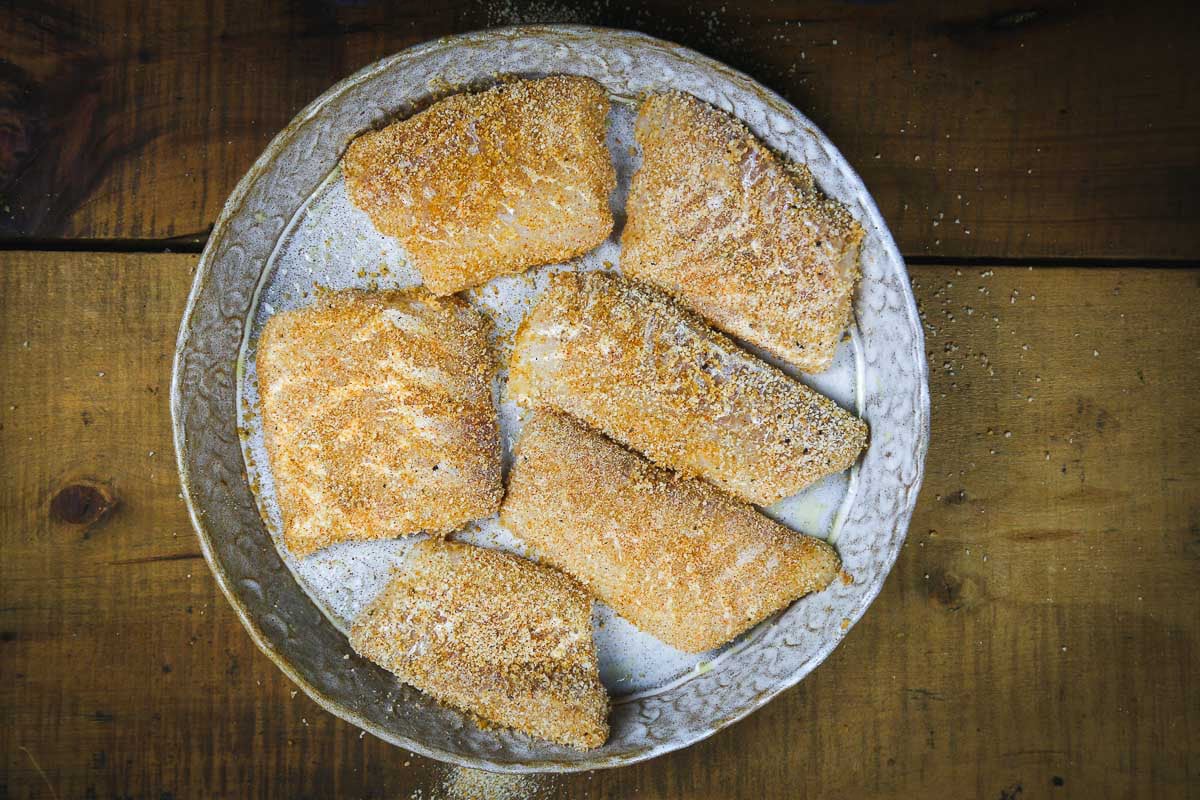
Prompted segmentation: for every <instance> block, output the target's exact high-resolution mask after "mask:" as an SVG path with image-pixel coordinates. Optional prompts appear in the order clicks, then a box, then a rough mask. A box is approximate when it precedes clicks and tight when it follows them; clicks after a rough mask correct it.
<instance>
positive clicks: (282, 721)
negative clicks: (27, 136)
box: [0, 252, 1200, 800]
mask: <svg viewBox="0 0 1200 800" xmlns="http://www.w3.org/2000/svg"><path fill="white" fill-rule="evenodd" d="M195 263H196V260H195V258H194V257H192V256H183V255H117V254H108V255H97V254H89V253H66V254H46V253H40V254H30V253H23V252H10V253H5V254H3V255H0V298H3V303H4V308H5V313H4V314H3V315H2V316H0V404H2V405H0V424H2V426H3V427H2V428H0V546H2V548H3V550H2V552H3V558H2V559H0V675H2V676H3V680H0V715H2V718H3V719H4V721H5V724H4V725H2V726H0V751H2V753H3V755H2V758H3V761H2V762H0V763H2V765H3V766H2V773H0V797H6V798H7V797H12V798H35V797H37V798H49V797H57V798H75V797H139V798H140V797H151V798H162V797H172V798H183V797H248V796H255V797H281V798H299V797H329V796H343V795H345V796H354V797H406V798H407V797H420V798H424V800H429V799H430V798H465V797H484V798H523V797H547V798H548V797H573V798H616V797H629V796H634V795H636V796H638V797H646V798H716V797H746V798H761V799H763V800H774V798H781V799H782V798H795V797H804V796H817V795H820V796H822V797H833V798H839V797H846V798H854V797H864V796H880V797H901V796H934V797H972V796H977V797H990V798H997V797H1000V798H1016V797H1018V796H1020V797H1057V796H1063V797H1069V796H1075V797H1185V796H1188V795H1189V793H1190V794H1191V795H1192V796H1194V793H1195V788H1194V787H1195V786H1196V784H1197V782H1200V755H1198V754H1200V704H1198V702H1197V691H1198V690H1197V686H1196V681H1195V678H1196V674H1197V668H1198V666H1200V652H1198V651H1197V647H1198V644H1200V599H1198V597H1197V594H1196V586H1197V582H1198V580H1200V459H1198V457H1197V451H1198V450H1200V424H1198V423H1200V420H1198V419H1197V417H1198V407H1197V403H1196V400H1195V397H1196V394H1197V391H1200V377H1198V375H1200V356H1198V354H1197V348H1196V347H1195V342H1194V333H1195V325H1194V311H1193V309H1194V308H1195V306H1196V303H1197V302H1200V272H1197V271H1192V270H1135V271H1118V270H1107V269H1045V270H1036V271H1030V270H1028V269H1026V268H1024V267H1008V268H1003V269H995V270H987V271H983V274H981V270H979V269H966V268H962V269H956V268H954V267H946V268H926V269H922V270H919V271H918V272H917V274H916V284H917V287H918V288H917V293H918V296H919V297H920V299H921V301H922V304H923V307H924V313H925V315H926V319H927V333H928V334H929V340H928V347H929V351H930V360H931V367H932V368H933V369H932V372H933V375H932V386H931V388H932V392H933V399H934V413H933V439H932V441H933V444H932V447H931V449H930V452H929V459H928V462H927V478H926V483H925V488H924V490H923V493H922V497H921V501H920V504H919V507H918V511H917V514H916V517H915V519H914V520H913V524H912V526H911V529H910V535H909V541H908V543H907V544H906V546H905V547H904V550H903V553H902V555H901V557H900V560H899V562H898V564H897V565H896V568H895V570H894V572H893V573H892V575H891V577H890V578H889V580H888V582H887V584H886V586H885V588H884V591H883V593H882V594H881V595H880V597H879V599H878V600H877V601H876V603H875V605H874V606H873V607H872V609H871V611H870V612H869V613H868V614H867V615H866V617H865V618H864V619H863V621H862V622H861V623H860V624H859V625H858V626H857V627H855V629H854V630H853V631H851V633H850V635H849V636H848V638H847V640H846V641H845V642H844V643H843V644H842V646H840V647H839V648H838V649H837V650H836V651H835V652H834V653H833V655H832V656H831V657H830V658H829V659H828V661H827V662H826V663H825V664H824V665H822V666H821V667H820V668H819V669H818V670H817V671H816V672H815V673H814V674H813V675H811V676H810V677H809V678H808V679H806V680H805V681H804V682H803V683H801V684H800V685H799V686H798V687H796V688H795V689H793V690H790V691H788V692H786V693H784V694H783V695H782V696H781V697H779V698H778V699H776V700H775V701H774V702H772V703H771V704H769V705H768V706H767V707H766V708H765V709H763V710H762V711H760V712H758V713H756V714H754V715H752V716H751V717H749V718H748V719H746V720H744V721H743V722H741V723H738V724H737V725H734V726H733V727H732V728H730V729H728V730H726V731H723V732H722V733H720V734H718V735H716V736H714V737H713V738H711V739H709V740H707V741H705V742H703V743H701V744H699V745H697V746H695V747H692V748H690V749H688V750H686V751H683V752H680V753H675V754H672V755H670V756H666V757H664V758H661V759H658V760H655V761H653V762H651V763H648V764H643V765H638V766H635V767H630V768H626V769H620V770H610V771H605V772H598V773H593V774H585V775H579V776H574V777H550V776H542V777H535V778H486V777H481V776H480V775H477V774H475V773H470V772H466V771H463V770H458V769H454V768H450V767H446V766H444V765H441V764H437V763H435V762H432V761H428V760H425V759H422V758H419V757H416V756H412V755H410V754H407V753H405V752H404V751H402V750H397V749H394V748H392V747H390V746H388V745H386V744H384V743H382V742H380V741H378V740H375V739H374V738H372V737H370V736H366V737H360V735H359V732H358V731H357V730H356V729H355V728H353V727H352V726H350V725H347V724H345V723H343V722H341V721H339V720H337V719H335V718H334V717H332V716H331V715H329V714H326V713H325V712H324V711H322V710H321V709H320V708H318V707H317V706H316V705H315V704H314V703H312V702H311V701H309V700H308V699H307V698H306V697H305V696H304V695H303V694H302V693H300V694H297V693H296V690H295V687H293V686H292V685H291V684H290V683H289V682H288V681H287V680H286V679H285V678H284V676H283V675H282V673H280V672H279V670H278V669H277V668H276V667H275V666H274V665H273V664H272V663H271V662H270V661H269V660H268V659H267V658H265V657H264V656H262V655H261V654H260V653H258V651H257V650H256V649H255V648H254V646H253V644H252V643H251V641H250V638H249V636H247V635H246V633H245V632H244V631H243V630H242V628H241V626H240V624H239V623H238V621H237V619H236V617H235V616H234V614H233V612H232V610H231V609H230V608H229V606H228V605H227V603H226V602H225V600H224V598H223V597H222V596H221V595H220V593H219V592H218V590H217V588H216V585H215V583H214V581H213V579H212V578H211V577H210V575H209V573H208V570H207V567H206V565H205V563H204V561H203V560H202V559H201V557H200V555H199V551H198V546H197V543H196V541H195V539H194V536H193V534H192V532H191V529H190V526H189V523H188V519H187V515H186V513H185V509H184V507H183V503H182V501H181V500H180V498H179V495H178V491H179V489H178V485H177V480H176V473H175V466H174V459H173V454H172V452H171V440H170V422H169V416H168V408H167V398H166V393H167V391H168V388H167V387H168V382H169V376H170V359H171V352H172V348H173V343H174V339H175V332H176V326H177V323H178V320H179V317H180V314H181V311H182V308H183V304H184V300H185V297H186V294H187V290H188V287H189V284H190V281H191V276H192V270H193V269H194V267H195ZM81 287H86V289H84V288H81ZM1026 348H1027V349H1026ZM1010 434H1011V435H1010ZM73 487H74V488H73ZM106 498H107V499H106ZM418 790H419V792H420V793H419V794H418V793H417V792H418Z"/></svg>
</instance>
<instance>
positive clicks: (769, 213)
mask: <svg viewBox="0 0 1200 800" xmlns="http://www.w3.org/2000/svg"><path fill="white" fill-rule="evenodd" d="M636 136H637V141H638V144H639V145H640V146H641V150H642V165H641V167H640V168H639V169H638V171H637V173H636V174H635V175H634V177H633V185H632V187H631V189H630V192H629V201H628V203H627V205H626V213H627V214H628V222H627V223H626V226H625V231H624V233H623V235H622V237H621V269H622V271H624V272H625V274H627V275H630V276H631V277H634V278H638V279H639V280H643V281H646V282H647V283H652V284H654V285H655V286H658V287H659V288H661V289H663V290H665V291H667V292H669V293H671V294H673V295H675V296H676V297H678V298H679V299H680V300H682V301H683V303H684V304H685V305H687V306H688V307H689V308H691V309H692V310H693V311H696V312H697V313H699V314H700V315H701V316H703V317H705V318H706V319H707V320H708V321H709V322H711V323H712V324H713V325H715V326H716V327H718V328H720V329H721V330H723V331H725V332H726V333H729V334H731V335H733V336H736V337H738V338H739V339H743V340H745V341H747V342H750V343H752V344H755V345H758V346H759V347H761V348H763V349H764V350H766V351H768V352H770V353H773V354H774V355H776V356H778V357H779V358H782V359H784V360H785V361H788V362H790V363H792V364H795V365H796V366H797V367H799V368H800V369H802V370H805V371H807V372H820V371H821V370H824V369H825V368H827V367H828V366H829V364H830V362H831V361H832V360H833V352H834V349H835V348H836V347H837V343H838V341H839V339H841V336H842V332H843V331H844V330H845V329H846V325H847V323H848V322H849V319H850V300H851V295H852V294H853V292H854V283H855V280H856V278H857V276H858V251H859V245H860V243H861V242H862V237H863V229H862V227H861V226H860V225H859V224H858V222H856V221H855V220H854V218H853V217H851V216H850V214H849V212H847V211H846V208H845V207H844V206H843V205H842V204H841V203H839V202H837V201H836V200H831V199H829V198H827V197H825V196H824V195H822V194H821V192H820V191H819V190H818V189H817V188H816V186H815V185H814V183H813V179H812V174H811V173H810V172H809V171H808V168H807V167H805V166H801V165H794V164H788V163H785V162H783V161H781V160H780V159H779V158H777V157H776V156H775V155H774V154H772V153H771V152H770V151H769V150H767V148H765V147H763V145H762V144H761V143H760V142H759V141H758V140H757V139H755V138H754V136H753V135H752V134H751V133H750V132H749V131H748V130H746V128H745V126H743V125H742V124H741V123H740V122H738V121H737V120H736V119H734V118H733V117H730V116H729V115H728V114H725V113H723V112H721V111H718V110H717V109H715V108H713V107H712V106H709V105H707V104H705V103H702V102H700V101H699V100H697V99H696V98H694V97H691V96H690V95H685V94H680V93H677V92H673V93H670V94H659V95H654V96H652V97H650V98H649V99H648V100H646V101H645V103H643V104H642V108H641V112H640V113H639V114H638V119H637V124H636Z"/></svg>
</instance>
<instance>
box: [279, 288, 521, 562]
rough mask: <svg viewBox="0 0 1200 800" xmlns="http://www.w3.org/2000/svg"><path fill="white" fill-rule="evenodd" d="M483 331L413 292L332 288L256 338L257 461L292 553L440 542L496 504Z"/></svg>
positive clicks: (474, 321) (446, 305)
mask: <svg viewBox="0 0 1200 800" xmlns="http://www.w3.org/2000/svg"><path fill="white" fill-rule="evenodd" d="M487 334H488V323H487V322H486V321H485V320H484V319H483V317H481V316H480V315H479V314H478V313H477V312H476V311H475V310H474V309H472V308H471V307H470V306H469V305H467V303H465V302H464V301H462V300H460V299H458V298H436V297H434V296H433V295H431V294H429V293H428V292H426V291H424V290H423V289H417V290H410V291H404V292H395V291H393V292H377V293H364V292H355V291H348V292H341V293H338V294H335V295H332V296H330V297H328V298H326V299H324V300H322V301H320V302H319V303H318V304H317V305H315V306H312V307H309V308H304V309H300V310H297V311H289V312H285V313H281V314H276V315H275V316H274V317H272V318H271V319H270V320H269V321H268V322H267V325H266V327H265V328H264V329H263V333H262V337H261V338H260V339H259V343H258V359H257V365H258V387H259V396H260V398H261V405H262V421H263V428H264V430H265V434H266V445H267V454H268V457H269V459H270V462H271V471H272V474H273V475H274V478H275V487H276V494H277V496H278V499H279V507H280V510H281V511H282V512H283V538H284V542H285V543H286V544H287V546H288V549H289V550H291V551H292V552H293V553H295V554H296V555H298V556H303V555H308V554H309V553H312V552H314V551H316V550H319V549H320V548H322V547H327V546H329V545H331V544H334V543H336V542H341V541H346V540H349V539H386V538H389V537H393V536H402V535H404V534H411V533H417V532H420V531H426V532H429V533H447V532H449V531H452V530H454V529H455V528H458V527H459V526H461V525H462V524H463V523H465V522H467V521H468V520H472V519H476V518H478V517H486V516H488V515H489V514H492V513H493V512H495V510H496V508H497V507H498V506H499V504H500V497H501V495H502V494H503V486H502V484H501V478H500V433H499V423H498V420H497V413H496V408H495V404H494V402H493V399H492V385H491V382H492V377H493V374H494V371H495V364H494V362H493V360H492V358H491V357H490V355H489V352H488V343H487Z"/></svg>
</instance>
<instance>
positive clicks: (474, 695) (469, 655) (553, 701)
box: [350, 540, 608, 749]
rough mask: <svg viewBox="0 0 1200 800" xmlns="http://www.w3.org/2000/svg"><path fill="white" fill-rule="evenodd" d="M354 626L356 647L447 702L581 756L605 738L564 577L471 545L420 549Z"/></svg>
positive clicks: (600, 695)
mask: <svg viewBox="0 0 1200 800" xmlns="http://www.w3.org/2000/svg"><path fill="white" fill-rule="evenodd" d="M402 569H403V571H402V572H401V573H400V574H399V575H398V576H397V577H396V578H395V579H394V580H393V581H392V583H390V584H389V585H388V587H387V588H386V589H384V590H383V592H382V593H381V594H380V595H379V597H378V598H376V599H375V600H374V601H373V602H372V603H371V605H369V606H368V607H367V608H366V609H365V610H364V611H363V612H362V613H361V614H360V615H359V617H358V619H356V620H355V621H354V625H353V627H352V629H351V631H350V644H351V645H352V646H353V647H354V649H355V650H356V651H358V652H359V653H360V654H362V655H363V656H365V657H366V658H369V659H371V660H372V661H374V662H375V663H377V664H379V665H380V666H382V667H384V668H385V669H388V670H390V671H392V672H394V673H396V675H398V676H399V677H400V679H401V680H402V681H404V682H405V683H409V684H412V685H413V686H415V687H416V688H418V689H420V690H421V691H423V692H426V693H428V694H430V695H433V697H435V698H437V699H438V700H440V701H441V702H443V703H446V704H447V705H450V706H453V707H454V708H458V709H461V710H463V711H466V712H469V713H472V714H475V715H476V716H478V717H481V718H482V719H484V720H486V721H488V722H491V723H495V724H498V725H503V726H505V727H509V728H516V729H517V730H520V731H524V732H525V733H528V734H530V735H532V736H537V737H540V738H542V739H549V740H550V741H552V742H558V743H559V744H566V745H570V746H571V747H577V748H579V749H590V748H593V747H599V746H600V745H602V744H604V741H605V739H607V738H608V695H607V694H606V693H605V691H604V686H603V685H602V684H601V683H600V676H599V671H598V666H597V661H596V645H595V643H594V642H593V641H592V616H591V607H592V603H591V599H590V598H589V597H588V596H587V595H586V594H584V592H583V591H582V590H581V589H580V588H579V586H578V585H576V583H575V582H574V581H573V580H571V579H570V578H568V577H567V576H565V575H562V574H561V573H559V572H556V571H555V570H553V569H551V568H549V567H543V566H539V565H537V564H534V563H533V562H531V561H526V560H524V559H522V558H517V557H516V556H512V555H509V554H507V553H500V552H497V551H495V550H487V549H484V548H481V547H474V546H472V545H466V544H452V543H444V542H437V541H434V540H427V541H424V542H420V543H419V544H417V545H415V546H414V547H413V548H412V550H411V551H410V553H409V555H408V558H407V560H406V561H405V564H404V566H403V568H402Z"/></svg>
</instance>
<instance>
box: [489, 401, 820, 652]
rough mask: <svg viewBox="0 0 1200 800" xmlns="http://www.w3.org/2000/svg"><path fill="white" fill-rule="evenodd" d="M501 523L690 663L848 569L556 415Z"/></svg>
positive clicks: (536, 424) (511, 489)
mask: <svg viewBox="0 0 1200 800" xmlns="http://www.w3.org/2000/svg"><path fill="white" fill-rule="evenodd" d="M500 515H501V516H500V519H501V521H502V522H503V523H504V524H505V525H506V526H508V527H509V528H510V529H512V531H513V532H514V533H515V534H517V535H518V536H520V537H521V538H522V539H523V540H524V541H525V542H526V543H528V544H529V545H531V546H532V547H533V548H534V550H535V551H536V552H537V553H538V554H539V556H540V557H541V558H542V559H544V560H545V561H547V562H548V563H550V564H553V565H555V566H557V567H560V568H561V569H563V570H564V571H566V572H567V573H569V574H571V575H573V576H574V577H576V578H578V579H579V581H580V582H581V583H582V584H583V585H584V586H585V587H587V588H588V589H589V590H590V591H591V592H592V594H594V595H595V596H596V597H598V598H600V599H601V600H603V601H604V602H606V603H608V604H609V605H610V606H612V607H613V609H614V610H615V611H616V612H617V613H618V614H620V615H621V616H623V617H625V618H626V619H627V620H629V621H630V622H632V623H633V624H634V625H636V626H638V627H639V628H641V629H642V630H644V631H646V632H648V633H651V634H653V635H654V636H657V637H658V638H659V639H662V640H663V641H664V642H666V643H667V644H670V645H671V646H673V647H677V648H679V649H680V650H686V651H688V652H693V653H695V652H701V651H704V650H711V649H712V648H714V647H718V646H720V645H722V644H724V643H726V642H728V641H729V640H731V639H733V638H734V637H735V636H737V635H738V634H739V633H741V632H742V631H744V630H746V629H747V628H749V627H751V626H752V625H754V624H755V623H757V622H759V621H761V620H762V619H763V618H765V617H766V616H768V615H769V614H771V613H772V612H775V611H778V610H779V609H781V608H783V607H784V606H786V605H787V604H788V603H790V602H792V601H793V600H795V599H796V598H797V597H801V596H802V595H805V594H808V593H809V592H813V591H817V590H819V589H823V588H825V586H827V585H828V584H829V582H830V581H831V580H833V577H834V576H835V575H836V574H837V571H838V569H839V568H840V566H841V562H840V560H839V559H838V557H837V553H835V552H834V550H833V548H832V547H830V546H829V545H828V544H826V543H825V542H823V541H821V540H819V539H814V538H812V537H811V536H804V535H803V534H799V533H796V532H794V531H791V530H788V529H787V528H785V527H783V526H782V525H779V524H777V523H775V522H773V521H771V520H770V519H768V518H767V517H765V516H763V515H762V514H760V513H758V512H757V511H755V510H754V509H753V508H751V507H750V506H747V505H744V504H743V503H740V502H738V501H737V500H735V499H733V498H732V497H730V496H729V495H727V494H725V493H724V492H721V491H719V490H717V489H715V488H713V487H712V486H710V485H708V484H707V483H705V482H704V481H701V480H697V479H694V478H691V479H689V478H683V477H680V476H679V475H678V474H677V473H674V472H671V471H669V470H664V469H661V468H659V467H655V466H654V465H652V464H651V463H650V462H649V461H647V460H646V459H644V458H642V457H641V456H639V455H635V454H634V453H631V452H629V451H628V450H626V449H624V448H623V447H621V446H620V445H618V444H616V443H614V442H612V441H610V440H609V439H606V438H605V437H604V436H602V435H600V434H599V433H597V432H595V431H593V430H591V429H588V428H585V427H583V426H582V425H580V424H579V423H577V422H575V421H574V420H571V419H570V418H569V417H566V416H564V415H562V414H560V413H558V412H554V411H539V412H538V413H537V414H536V416H535V417H534V418H533V419H532V420H531V421H529V422H528V423H527V424H526V425H525V429H524V431H523V432H522V434H521V438H520V440H519V443H518V445H517V451H516V456H515V458H514V461H513V468H512V471H511V473H510V476H509V485H508V494H507V496H506V497H505V500H504V505H503V506H501V509H500Z"/></svg>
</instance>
